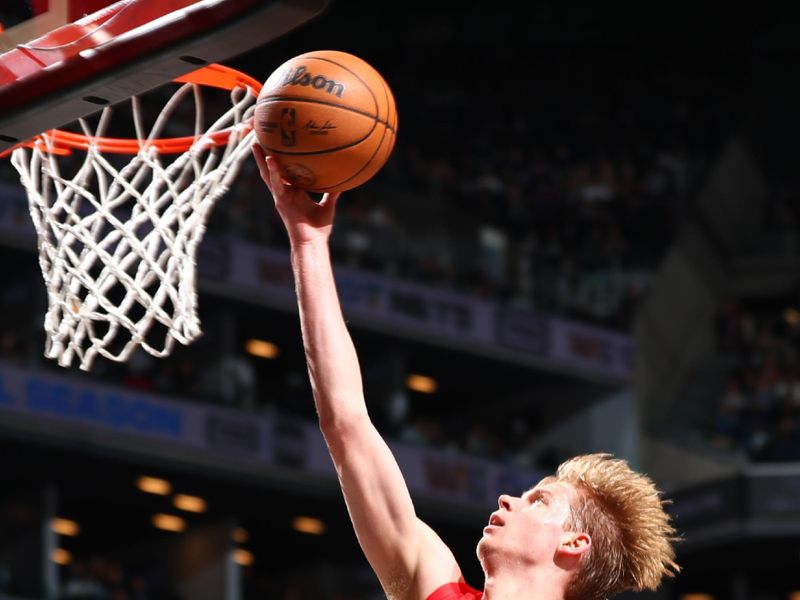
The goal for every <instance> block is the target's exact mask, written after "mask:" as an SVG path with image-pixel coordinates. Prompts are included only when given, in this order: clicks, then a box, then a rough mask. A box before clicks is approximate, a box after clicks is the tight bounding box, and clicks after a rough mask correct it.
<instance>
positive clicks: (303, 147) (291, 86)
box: [255, 50, 397, 192]
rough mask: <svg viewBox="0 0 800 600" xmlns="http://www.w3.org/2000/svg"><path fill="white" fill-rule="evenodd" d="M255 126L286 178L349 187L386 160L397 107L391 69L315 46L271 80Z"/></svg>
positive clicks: (321, 187)
mask: <svg viewBox="0 0 800 600" xmlns="http://www.w3.org/2000/svg"><path fill="white" fill-rule="evenodd" d="M255 129H256V135H257V137H258V141H259V143H260V144H261V146H262V148H263V149H264V152H265V154H270V155H272V156H274V157H275V158H276V159H277V161H278V164H279V166H280V168H281V175H282V176H283V178H284V179H285V180H286V181H288V182H289V183H291V184H292V185H295V186H297V187H301V188H303V189H306V190H309V191H312V192H342V191H345V190H349V189H352V188H354V187H357V186H359V185H361V184H363V183H365V182H366V181H367V180H369V179H370V178H371V177H372V176H373V175H375V174H376V173H377V172H378V171H379V170H380V169H381V168H382V167H383V165H384V164H386V161H387V160H388V158H389V156H390V155H391V153H392V149H393V148H394V143H395V136H396V135H397V110H396V108H395V102H394V96H392V92H391V90H390V89H389V86H388V85H387V84H386V82H385V81H384V79H383V77H381V75H380V74H379V73H378V72H377V71H376V70H375V69H374V68H373V67H372V66H370V65H369V64H367V63H366V62H365V61H363V60H362V59H360V58H358V57H357V56H353V55H352V54H347V53H345V52H337V51H332V50H324V51H317V52H307V53H306V54H301V55H300V56H296V57H294V58H292V59H290V60H288V61H286V62H285V63H284V64H282V65H281V66H280V67H278V68H277V69H275V71H274V72H273V73H272V75H270V76H269V78H268V79H267V81H266V82H265V83H264V87H263V88H262V90H261V93H260V94H259V97H258V102H257V104H256V110H255Z"/></svg>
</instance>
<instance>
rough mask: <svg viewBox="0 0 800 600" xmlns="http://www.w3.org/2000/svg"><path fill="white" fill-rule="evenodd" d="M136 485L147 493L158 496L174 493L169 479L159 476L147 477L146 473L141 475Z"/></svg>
mask: <svg viewBox="0 0 800 600" xmlns="http://www.w3.org/2000/svg"><path fill="white" fill-rule="evenodd" d="M136 487H137V488H139V490H141V491H142V492H144V493H146V494H155V495H156V496H169V495H170V493H172V485H171V484H170V483H169V481H165V480H164V479H159V478H158V477H147V476H146V475H145V476H142V477H139V479H138V480H137V481H136Z"/></svg>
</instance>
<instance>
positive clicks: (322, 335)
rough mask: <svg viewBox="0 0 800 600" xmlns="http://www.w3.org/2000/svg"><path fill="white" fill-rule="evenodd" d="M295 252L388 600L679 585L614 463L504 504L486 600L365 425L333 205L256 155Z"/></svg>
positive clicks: (594, 459)
mask: <svg viewBox="0 0 800 600" xmlns="http://www.w3.org/2000/svg"><path fill="white" fill-rule="evenodd" d="M253 154H254V155H255V159H256V162H257V164H258V168H259V171H260V173H261V177H262V179H263V180H264V182H265V183H266V185H267V187H268V188H269V190H270V191H271V192H272V196H273V198H274V200H275V206H276V208H277V210H278V213H279V214H280V216H281V218H282V220H283V223H284V225H285V226H286V230H287V232H288V235H289V240H290V243H291V262H292V269H293V272H294V278H295V285H296V293H297V299H298V305H299V309H300V325H301V329H302V334H303V342H304V346H305V352H306V360H307V363H308V372H309V375H310V378H311V386H312V390H313V394H314V402H315V404H316V408H317V413H318V416H319V423H320V428H321V430H322V433H323V435H324V436H325V441H326V442H327V445H328V449H329V451H330V454H331V457H332V459H333V462H334V465H335V467H336V472H337V474H338V477H339V482H340V484H341V487H342V491H343V493H344V498H345V501H346V503H347V508H348V511H349V514H350V518H351V520H352V522H353V526H354V528H355V532H356V536H357V537H358V541H359V543H360V544H361V547H362V549H363V550H364V554H365V555H366V557H367V559H368V560H369V563H370V565H372V568H373V569H374V571H375V573H376V574H377V576H378V579H379V580H380V582H381V585H382V586H383V589H384V591H385V593H386V595H387V597H388V598H390V599H391V600H459V599H460V600H478V599H481V598H482V599H483V600H517V599H525V600H534V599H535V600H601V599H604V598H608V597H609V596H613V595H615V594H617V593H619V592H621V591H623V590H643V589H655V588H656V587H658V585H659V584H660V582H661V579H662V577H663V576H665V575H670V576H671V575H673V574H674V573H675V572H676V571H677V570H678V566H677V565H676V564H675V562H674V557H675V555H674V551H673V548H672V543H671V542H672V541H673V539H674V529H673V528H672V526H671V525H670V522H669V517H668V516H667V514H666V513H665V512H664V509H663V506H662V501H661V499H660V497H659V493H658V491H657V490H656V488H655V487H654V485H653V483H652V482H651V481H650V480H649V479H648V478H647V477H645V476H644V475H641V474H638V473H635V472H633V471H631V470H630V469H629V468H628V466H627V464H626V463H625V462H624V461H622V460H618V459H614V458H612V457H610V456H609V455H604V454H595V455H587V456H580V457H577V458H574V459H572V460H569V461H567V462H565V463H564V464H562V465H561V466H560V467H559V468H558V471H557V472H556V474H555V475H554V476H552V477H546V478H545V479H543V480H542V481H540V482H539V483H538V484H536V485H535V486H534V487H532V488H531V489H529V490H528V491H526V492H525V493H524V494H522V495H521V496H509V495H503V496H500V498H499V500H498V509H497V510H496V511H495V512H493V513H492V514H491V516H490V517H489V520H488V524H487V527H486V528H485V529H484V530H483V537H482V538H481V540H480V542H479V543H478V548H477V553H478V557H479V559H480V562H481V565H482V567H483V570H484V572H485V574H486V577H485V588H484V590H483V591H482V592H480V591H477V590H475V589H473V588H471V587H469V586H468V585H467V584H466V583H465V582H464V580H463V577H462V575H461V570H460V569H459V566H458V563H456V559H455V557H454V556H453V554H452V552H451V551H450V550H449V549H448V548H447V546H445V544H444V542H443V541H442V540H441V539H440V538H439V536H438V535H437V534H436V533H435V532H434V531H433V530H432V529H431V528H430V527H428V526H427V525H426V524H425V523H423V522H422V521H421V520H420V519H418V518H417V516H416V514H415V512H414V505H413V504H412V501H411V496H410V495H409V491H408V488H407V487H406V483H405V481H404V479H403V475H402V474H401V472H400V470H399V468H398V466H397V463H396V462H395V460H394V457H393V456H392V454H391V452H390V450H389V447H388V446H387V445H386V443H385V442H384V440H383V439H382V438H381V436H380V434H379V433H378V431H377V430H376V429H375V427H374V426H373V424H372V422H371V421H370V418H369V415H368V414H367V408H366V404H365V402H364V397H363V392H362V384H361V372H360V368H359V364H358V358H357V357H356V351H355V348H354V347H353V343H352V340H351V338H350V335H349V333H348V331H347V328H346V325H345V322H344V319H343V317H342V312H341V309H340V306H339V300H338V296H337V292H336V287H335V284H334V277H333V271H332V266H331V260H330V254H329V246H328V238H329V236H330V234H331V230H332V228H333V220H334V213H335V210H336V202H337V200H338V194H326V195H325V196H323V198H322V200H321V201H320V202H319V203H316V202H314V201H313V200H312V199H311V198H310V197H309V196H308V194H306V192H304V191H302V190H300V189H298V188H295V187H292V186H291V185H288V184H285V183H284V182H283V181H282V180H281V178H280V175H279V173H278V168H277V165H276V162H275V160H274V158H272V157H267V158H266V159H265V158H264V156H263V152H262V151H261V149H260V147H258V146H254V148H253Z"/></svg>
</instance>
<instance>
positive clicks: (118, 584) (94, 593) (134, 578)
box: [0, 555, 385, 600]
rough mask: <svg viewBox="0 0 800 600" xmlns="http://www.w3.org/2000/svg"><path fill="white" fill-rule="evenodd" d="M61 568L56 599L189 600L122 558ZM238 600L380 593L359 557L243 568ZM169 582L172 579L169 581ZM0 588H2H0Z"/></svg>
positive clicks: (338, 599)
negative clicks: (278, 568) (281, 567)
mask: <svg viewBox="0 0 800 600" xmlns="http://www.w3.org/2000/svg"><path fill="white" fill-rule="evenodd" d="M62 569H63V572H64V573H63V583H62V586H61V593H60V595H59V600H192V598H191V597H190V596H188V595H186V594H184V593H181V592H180V590H178V589H173V588H172V587H170V586H168V585H161V584H159V583H158V582H157V581H149V580H148V578H147V577H146V576H145V575H141V574H140V575H133V574H132V570H131V569H126V568H125V565H124V564H123V563H122V562H119V561H116V560H113V559H110V558H107V557H104V556H101V555H93V556H91V557H90V558H89V559H88V560H84V559H80V558H79V559H76V560H73V561H72V562H71V563H70V564H69V565H68V566H65V567H63V568H62ZM242 574H243V577H242V593H241V597H242V599H243V600H264V599H265V598H268V599H269V600H380V599H381V598H384V597H385V596H384V594H383V591H382V590H381V588H380V585H379V584H378V581H377V579H376V578H375V576H374V574H373V573H372V571H371V570H370V569H369V568H368V566H367V565H366V564H365V563H364V562H363V561H357V562H354V563H349V562H346V561H336V560H334V559H331V560H326V561H321V562H314V561H313V560H307V561H304V562H303V564H302V567H300V566H298V568H297V569H289V570H287V571H285V572H282V573H278V572H276V571H275V570H274V569H271V568H270V567H269V565H268V564H266V563H265V564H264V565H261V568H259V569H255V568H253V569H251V568H248V567H245V568H244V569H243V572H242ZM173 585H174V583H173ZM0 592H2V588H0Z"/></svg>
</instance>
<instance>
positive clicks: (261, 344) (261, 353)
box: [244, 339, 279, 358]
mask: <svg viewBox="0 0 800 600" xmlns="http://www.w3.org/2000/svg"><path fill="white" fill-rule="evenodd" d="M244 349H245V351H246V352H247V353H248V354H250V355H252V356H257V357H258V358H277V357H278V354H279V351H278V347H277V346H276V345H275V344H273V343H272V342H268V341H266V340H256V339H252V340H247V341H246V342H245V344H244Z"/></svg>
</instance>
